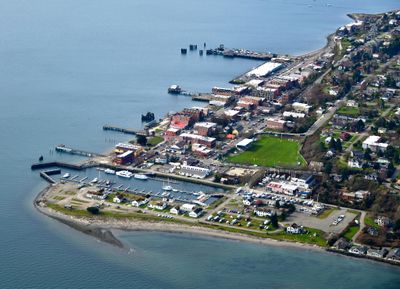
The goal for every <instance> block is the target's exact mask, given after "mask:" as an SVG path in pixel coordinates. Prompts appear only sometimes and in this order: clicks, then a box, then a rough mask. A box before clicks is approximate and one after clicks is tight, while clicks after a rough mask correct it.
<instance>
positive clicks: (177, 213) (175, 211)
mask: <svg viewBox="0 0 400 289" xmlns="http://www.w3.org/2000/svg"><path fill="white" fill-rule="evenodd" d="M169 212H170V213H171V214H174V215H179V214H180V212H181V210H180V208H179V206H174V207H172V208H171V209H170V210H169Z"/></svg>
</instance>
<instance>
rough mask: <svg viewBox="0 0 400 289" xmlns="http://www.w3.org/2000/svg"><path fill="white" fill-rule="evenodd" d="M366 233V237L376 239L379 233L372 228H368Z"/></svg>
mask: <svg viewBox="0 0 400 289" xmlns="http://www.w3.org/2000/svg"><path fill="white" fill-rule="evenodd" d="M367 233H368V235H370V236H372V237H378V236H379V231H378V230H377V229H376V228H374V227H368V228H367Z"/></svg>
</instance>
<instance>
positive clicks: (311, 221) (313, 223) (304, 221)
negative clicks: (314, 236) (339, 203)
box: [284, 209, 356, 234]
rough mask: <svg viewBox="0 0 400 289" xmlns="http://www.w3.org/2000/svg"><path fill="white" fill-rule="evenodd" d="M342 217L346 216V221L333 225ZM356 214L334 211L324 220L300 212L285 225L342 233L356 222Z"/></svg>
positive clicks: (289, 218)
mask: <svg viewBox="0 0 400 289" xmlns="http://www.w3.org/2000/svg"><path fill="white" fill-rule="evenodd" d="M340 215H344V216H345V217H344V219H343V220H342V221H341V222H339V223H338V224H337V225H333V224H332V223H333V222H334V221H335V220H337V219H338V217H339V216H340ZM355 217H356V214H354V213H351V212H349V211H347V210H346V209H340V210H334V211H332V212H331V214H330V215H329V216H327V217H326V218H324V219H321V218H318V217H316V216H310V215H308V214H303V213H300V212H294V213H293V214H292V215H290V217H288V219H287V221H286V222H284V224H288V225H289V224H292V223H296V224H298V225H300V226H304V227H311V228H315V229H319V230H322V231H324V232H327V233H335V234H338V233H341V232H342V231H343V230H344V229H345V228H346V227H347V225H348V224H349V223H350V222H351V221H353V220H354V218H355Z"/></svg>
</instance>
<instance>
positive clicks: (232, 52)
mask: <svg viewBox="0 0 400 289" xmlns="http://www.w3.org/2000/svg"><path fill="white" fill-rule="evenodd" d="M206 55H222V56H224V57H229V58H235V57H238V58H246V59H253V60H263V61H268V60H271V59H272V58H274V57H276V56H277V55H275V54H273V53H269V52H256V51H251V50H248V49H235V48H232V49H230V48H225V47H224V45H222V44H221V45H220V46H219V47H217V48H215V49H207V50H206Z"/></svg>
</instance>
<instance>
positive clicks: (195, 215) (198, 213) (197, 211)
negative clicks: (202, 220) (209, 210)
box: [189, 208, 203, 218]
mask: <svg viewBox="0 0 400 289" xmlns="http://www.w3.org/2000/svg"><path fill="white" fill-rule="evenodd" d="M202 214H203V210H202V209H201V208H197V209H195V210H194V211H191V212H190V213H189V217H191V218H198V217H200V216H201V215H202Z"/></svg>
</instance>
